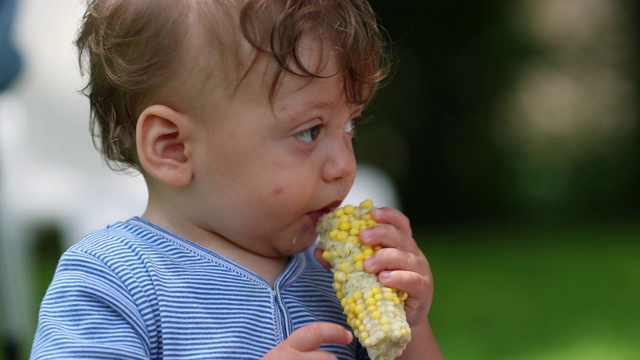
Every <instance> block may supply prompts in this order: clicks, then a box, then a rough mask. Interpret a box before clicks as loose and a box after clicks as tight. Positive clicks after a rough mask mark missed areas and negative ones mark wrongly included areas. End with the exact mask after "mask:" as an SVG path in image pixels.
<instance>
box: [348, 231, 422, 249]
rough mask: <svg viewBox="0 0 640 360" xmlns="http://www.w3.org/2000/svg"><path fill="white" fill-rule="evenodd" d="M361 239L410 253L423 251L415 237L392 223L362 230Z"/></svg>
mask: <svg viewBox="0 0 640 360" xmlns="http://www.w3.org/2000/svg"><path fill="white" fill-rule="evenodd" d="M359 239H360V242H362V243H363V244H365V245H368V246H382V247H389V248H398V249H400V250H404V251H408V252H410V253H418V252H421V251H420V248H419V247H418V244H416V242H415V240H413V238H411V237H410V236H408V235H407V234H406V232H404V231H402V230H400V229H399V228H397V227H395V226H393V225H390V224H377V225H374V226H372V227H370V228H368V229H365V230H362V232H360V235H359Z"/></svg>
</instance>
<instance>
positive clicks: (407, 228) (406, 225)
mask: <svg viewBox="0 0 640 360" xmlns="http://www.w3.org/2000/svg"><path fill="white" fill-rule="evenodd" d="M371 218H372V219H373V220H375V221H376V222H377V223H379V224H389V225H393V226H395V227H397V228H398V229H400V231H402V232H404V233H405V234H406V235H407V236H409V237H412V236H413V232H412V230H411V222H410V221H409V218H408V217H407V216H406V215H405V214H403V213H402V212H401V211H400V210H398V209H394V208H390V207H381V208H376V209H373V210H372V211H371Z"/></svg>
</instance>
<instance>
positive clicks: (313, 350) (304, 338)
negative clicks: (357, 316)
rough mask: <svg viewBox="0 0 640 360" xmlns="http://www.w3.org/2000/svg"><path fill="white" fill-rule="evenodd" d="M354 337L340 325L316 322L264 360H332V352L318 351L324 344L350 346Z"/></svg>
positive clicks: (295, 334) (291, 336) (303, 328)
mask: <svg viewBox="0 0 640 360" xmlns="http://www.w3.org/2000/svg"><path fill="white" fill-rule="evenodd" d="M352 340H353V335H352V334H351V332H350V331H348V330H347V329H345V328H344V327H342V326H340V325H338V324H332V323H328V322H316V323H312V324H309V325H306V326H304V327H301V328H300V329H298V330H296V331H294V332H293V333H291V335H290V336H289V337H288V338H287V339H286V340H285V341H283V342H282V343H281V344H280V345H278V346H276V347H274V348H273V349H272V350H271V351H269V353H268V354H267V355H265V356H264V357H263V358H262V359H263V360H298V359H300V360H305V359H307V360H312V359H313V360H332V359H337V357H336V356H335V355H333V354H331V353H330V352H327V351H321V350H318V348H319V347H320V345H322V344H344V345H346V344H350V343H351V341H352Z"/></svg>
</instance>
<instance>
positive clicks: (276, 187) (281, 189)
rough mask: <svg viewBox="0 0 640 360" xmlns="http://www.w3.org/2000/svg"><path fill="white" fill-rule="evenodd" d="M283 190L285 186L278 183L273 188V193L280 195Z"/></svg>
mask: <svg viewBox="0 0 640 360" xmlns="http://www.w3.org/2000/svg"><path fill="white" fill-rule="evenodd" d="M283 191H284V188H283V187H282V186H280V185H276V186H275V187H274V188H273V195H275V196H278V195H280V194H282V192H283Z"/></svg>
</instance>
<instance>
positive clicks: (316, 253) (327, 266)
mask: <svg viewBox="0 0 640 360" xmlns="http://www.w3.org/2000/svg"><path fill="white" fill-rule="evenodd" d="M323 252H324V249H322V248H319V247H317V248H315V249H314V250H313V257H315V258H316V260H317V261H318V262H319V263H320V265H322V267H324V268H325V269H327V270H328V269H331V264H329V262H328V261H327V260H325V259H324V258H323V257H322V253H323Z"/></svg>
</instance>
